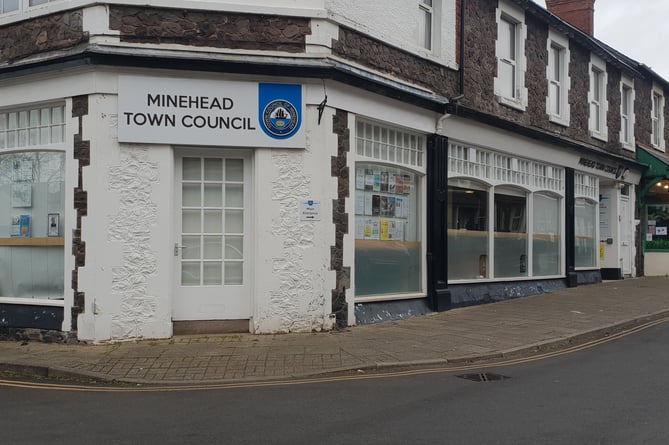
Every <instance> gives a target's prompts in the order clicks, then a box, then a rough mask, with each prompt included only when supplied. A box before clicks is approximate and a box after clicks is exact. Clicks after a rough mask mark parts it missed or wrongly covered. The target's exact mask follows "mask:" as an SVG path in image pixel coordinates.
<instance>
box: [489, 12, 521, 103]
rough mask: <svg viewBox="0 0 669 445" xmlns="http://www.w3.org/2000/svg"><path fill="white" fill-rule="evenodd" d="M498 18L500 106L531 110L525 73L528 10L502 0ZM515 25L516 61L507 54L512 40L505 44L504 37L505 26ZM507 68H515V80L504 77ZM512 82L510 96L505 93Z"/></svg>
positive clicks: (496, 87) (497, 91)
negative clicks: (504, 68)
mask: <svg viewBox="0 0 669 445" xmlns="http://www.w3.org/2000/svg"><path fill="white" fill-rule="evenodd" d="M495 14H496V19H497V38H496V40H495V56H496V57H497V75H496V76H495V78H494V81H493V83H494V91H495V97H496V98H497V100H498V101H499V103H501V104H504V105H507V106H509V107H512V108H515V109H518V110H521V111H525V109H526V108H527V88H525V72H526V71H527V58H526V57H525V40H526V39H527V26H526V25H525V12H524V10H522V9H520V8H518V7H517V6H514V5H512V4H511V3H509V2H508V1H506V0H500V1H499V3H498V7H497V9H496V11H495ZM507 24H511V25H514V27H513V28H514V29H513V34H514V35H513V36H511V37H512V38H513V39H514V41H513V49H514V53H515V56H514V59H511V60H510V59H509V58H508V57H505V55H506V54H507V53H508V52H509V51H507V48H506V45H508V44H509V43H511V42H509V41H503V39H501V38H500V34H501V30H502V27H503V26H505V25H507ZM504 65H511V66H512V67H513V78H512V79H504V78H503V76H502V75H501V74H500V73H501V72H502V70H501V68H502V67H503V66H504ZM510 81H511V82H512V86H511V91H512V94H511V95H508V94H506V93H505V91H506V90H507V89H508V82H510Z"/></svg>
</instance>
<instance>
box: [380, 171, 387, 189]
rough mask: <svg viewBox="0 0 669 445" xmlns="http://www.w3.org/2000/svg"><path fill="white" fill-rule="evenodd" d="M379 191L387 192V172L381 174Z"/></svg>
mask: <svg viewBox="0 0 669 445" xmlns="http://www.w3.org/2000/svg"><path fill="white" fill-rule="evenodd" d="M381 191H382V192H387V191H388V172H381Z"/></svg>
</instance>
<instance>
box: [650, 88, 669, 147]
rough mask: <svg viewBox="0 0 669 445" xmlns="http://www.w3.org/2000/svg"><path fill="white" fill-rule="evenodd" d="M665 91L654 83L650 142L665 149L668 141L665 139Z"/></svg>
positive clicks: (653, 145)
mask: <svg viewBox="0 0 669 445" xmlns="http://www.w3.org/2000/svg"><path fill="white" fill-rule="evenodd" d="M656 99H657V101H656ZM664 108H665V101H664V91H663V90H662V88H661V87H659V86H658V85H655V84H654V85H653V89H652V91H651V111H650V120H651V133H650V144H651V146H652V147H653V148H655V149H657V150H660V151H665V147H666V143H665V140H664Z"/></svg>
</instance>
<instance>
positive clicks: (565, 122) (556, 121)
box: [548, 114, 569, 127]
mask: <svg viewBox="0 0 669 445" xmlns="http://www.w3.org/2000/svg"><path fill="white" fill-rule="evenodd" d="M548 120H549V121H550V122H552V123H554V124H558V125H562V126H563V127H569V118H563V117H560V116H555V115H554V114H549V115H548Z"/></svg>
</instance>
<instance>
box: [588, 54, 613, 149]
mask: <svg viewBox="0 0 669 445" xmlns="http://www.w3.org/2000/svg"><path fill="white" fill-rule="evenodd" d="M588 72H589V77H590V88H589V89H588V108H589V117H588V130H589V132H590V136H591V137H593V138H595V139H599V140H600V141H603V142H607V141H608V134H609V131H608V127H607V116H608V110H609V106H608V99H607V92H606V87H607V85H608V75H607V72H606V62H604V61H603V60H602V59H600V58H599V57H597V56H595V55H594V54H591V55H590V63H589V64H588ZM595 109H596V110H597V113H595V112H594V111H593V110H595Z"/></svg>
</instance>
